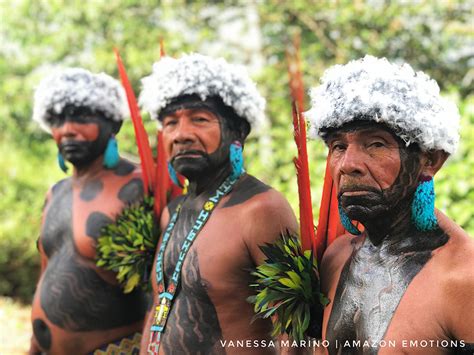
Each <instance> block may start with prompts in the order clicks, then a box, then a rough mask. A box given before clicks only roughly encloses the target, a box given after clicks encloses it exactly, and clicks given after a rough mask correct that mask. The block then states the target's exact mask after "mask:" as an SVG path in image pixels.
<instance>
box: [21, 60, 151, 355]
mask: <svg viewBox="0 0 474 355" xmlns="http://www.w3.org/2000/svg"><path fill="white" fill-rule="evenodd" d="M126 112H127V106H126V101H125V96H124V93H123V92H122V88H121V87H120V84H119V83H118V82H117V81H116V80H115V79H113V78H112V77H110V76H108V75H106V74H103V73H102V74H93V73H91V72H89V71H87V70H84V69H81V68H69V69H66V70H64V71H62V72H60V73H57V74H53V75H51V76H49V77H47V78H45V79H44V80H43V81H42V82H41V84H40V85H39V87H38V89H37V90H36V93H35V105H34V115H33V119H34V120H35V121H37V122H38V123H39V124H41V126H42V127H43V128H44V129H45V130H46V131H48V132H49V133H51V135H52V136H53V138H54V140H55V142H56V144H57V147H58V163H59V166H60V168H61V169H62V170H64V171H65V172H66V171H67V170H68V165H72V175H71V176H70V177H68V178H65V179H63V180H61V181H60V182H58V183H57V184H55V185H54V186H53V187H52V188H51V190H50V191H49V192H48V194H47V196H46V201H45V205H44V210H43V222H42V226H41V233H40V237H39V239H38V249H39V252H40V254H41V277H40V280H39V282H38V285H37V288H36V293H35V297H34V300H33V304H32V316H31V320H32V327H33V338H32V342H31V348H30V354H40V353H45V354H67V355H70V354H96V355H99V354H109V353H110V352H109V351H112V350H113V351H116V353H119V351H120V350H123V349H125V348H126V349H127V353H128V354H136V353H138V351H139V344H140V331H141V328H142V326H143V319H144V317H145V313H146V303H147V299H146V297H145V295H144V294H143V292H141V291H139V290H135V291H133V292H131V293H129V294H124V293H123V291H122V289H121V287H120V286H119V285H118V284H117V280H116V278H115V275H114V274H113V273H112V272H110V271H107V270H104V269H102V268H99V267H97V266H96V263H95V257H96V246H97V238H98V237H99V236H100V234H101V228H102V227H104V226H105V225H107V224H109V223H112V222H113V221H114V220H115V219H116V217H117V216H118V215H119V214H120V212H121V211H122V210H123V208H124V207H125V206H127V205H128V204H130V203H133V202H136V201H140V200H141V199H142V198H143V184H142V180H141V174H140V171H139V169H137V168H136V166H135V165H133V164H131V163H130V162H128V161H126V160H124V159H122V158H120V156H119V154H118V150H117V142H116V138H115V135H116V134H117V133H118V132H119V130H120V127H121V125H122V120H123V119H124V118H125V117H126Z"/></svg>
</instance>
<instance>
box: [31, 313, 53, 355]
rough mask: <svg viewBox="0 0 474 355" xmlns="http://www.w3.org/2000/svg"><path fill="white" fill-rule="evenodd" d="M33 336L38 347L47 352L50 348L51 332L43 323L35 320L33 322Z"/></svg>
mask: <svg viewBox="0 0 474 355" xmlns="http://www.w3.org/2000/svg"><path fill="white" fill-rule="evenodd" d="M33 334H34V335H35V338H36V340H37V341H38V343H39V345H40V346H41V347H42V348H43V349H45V350H49V348H50V347H51V330H50V329H49V327H48V325H47V324H46V323H45V322H44V321H42V320H41V319H35V320H34V321H33Z"/></svg>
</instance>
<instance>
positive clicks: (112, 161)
mask: <svg viewBox="0 0 474 355" xmlns="http://www.w3.org/2000/svg"><path fill="white" fill-rule="evenodd" d="M119 161H120V155H119V152H118V144H117V140H116V139H115V136H114V135H112V136H110V138H109V141H108V142H107V147H106V148H105V151H104V162H103V165H104V166H105V167H106V168H107V169H113V168H115V167H116V166H117V165H118V163H119Z"/></svg>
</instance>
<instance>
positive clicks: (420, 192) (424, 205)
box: [411, 176, 438, 232]
mask: <svg viewBox="0 0 474 355" xmlns="http://www.w3.org/2000/svg"><path fill="white" fill-rule="evenodd" d="M435 197H436V195H435V191H434V181H433V178H432V177H431V176H428V177H423V176H422V177H421V178H420V183H419V184H418V186H417V188H416V191H415V194H414V196H413V201H412V203H411V220H412V222H413V224H414V225H415V227H416V229H418V230H419V231H422V232H428V231H432V230H434V229H436V227H437V226H438V220H437V219H436V216H435V213H434V209H435Z"/></svg>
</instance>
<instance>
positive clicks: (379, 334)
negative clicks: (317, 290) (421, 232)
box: [323, 229, 472, 354]
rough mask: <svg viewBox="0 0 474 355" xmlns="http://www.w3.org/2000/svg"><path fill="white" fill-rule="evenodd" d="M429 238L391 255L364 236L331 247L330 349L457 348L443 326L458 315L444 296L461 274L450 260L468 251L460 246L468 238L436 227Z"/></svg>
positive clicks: (328, 269) (389, 249)
mask: <svg viewBox="0 0 474 355" xmlns="http://www.w3.org/2000/svg"><path fill="white" fill-rule="evenodd" d="M425 237H427V236H425ZM429 237H431V238H430V239H428V240H429V242H428V243H423V244H422V245H419V244H418V245H417V247H416V248H415V247H412V246H409V245H408V246H406V247H405V248H404V249H398V250H397V251H396V252H395V249H393V246H392V247H390V246H389V245H387V244H386V245H385V246H384V247H382V248H378V247H374V246H373V245H372V244H371V243H370V242H369V241H368V240H366V239H365V238H364V237H363V236H362V237H341V239H340V240H338V241H336V242H335V243H334V245H331V248H330V249H331V250H329V254H331V256H330V257H329V258H328V259H330V260H329V261H328V260H325V261H324V264H323V267H324V268H325V270H324V271H323V272H324V274H325V278H326V280H325V284H326V285H325V287H324V288H325V289H326V290H327V291H326V292H327V293H328V296H329V298H330V299H331V300H332V302H331V304H330V305H329V306H328V307H327V309H326V311H325V319H324V328H325V338H326V339H327V340H328V341H329V344H330V347H329V348H328V350H329V354H443V353H450V351H451V350H450V346H456V345H458V346H460V345H461V346H462V344H463V343H462V342H460V341H459V340H457V338H456V336H455V334H453V333H452V331H450V330H449V329H448V328H449V327H450V324H449V318H450V317H455V318H456V319H457V317H458V316H457V315H456V313H457V312H458V303H457V301H456V299H455V298H454V297H453V298H451V299H450V297H449V294H450V292H453V290H454V289H455V287H454V285H455V283H453V280H454V281H455V280H456V279H457V278H458V277H459V275H463V274H465V271H466V267H465V266H462V267H460V266H459V263H457V262H456V261H455V260H454V259H453V258H454V257H455V255H456V254H457V253H460V252H462V253H465V252H466V248H465V246H462V247H460V245H461V242H462V243H464V245H465V243H466V242H465V239H467V238H466V237H463V239H462V240H461V241H459V240H458V239H459V238H460V237H459V236H457V235H452V236H450V237H448V236H447V234H445V233H443V232H442V231H441V230H439V229H438V230H437V232H435V233H433V235H430V236H429ZM336 253H337V254H336ZM334 255H335V256H334ZM332 256H334V258H332ZM331 259H332V260H331ZM464 277H467V275H466V276H464ZM469 277H472V273H471V275H470V276H469ZM465 280H468V279H465ZM456 283H457V281H456ZM449 309H451V310H452V311H451V312H449V311H447V310H449ZM454 315H456V316H454ZM459 321H460V320H459ZM459 321H458V320H457V321H456V322H459ZM468 342H469V341H468V340H467V341H466V340H465V343H468ZM466 346H468V345H466Z"/></svg>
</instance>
